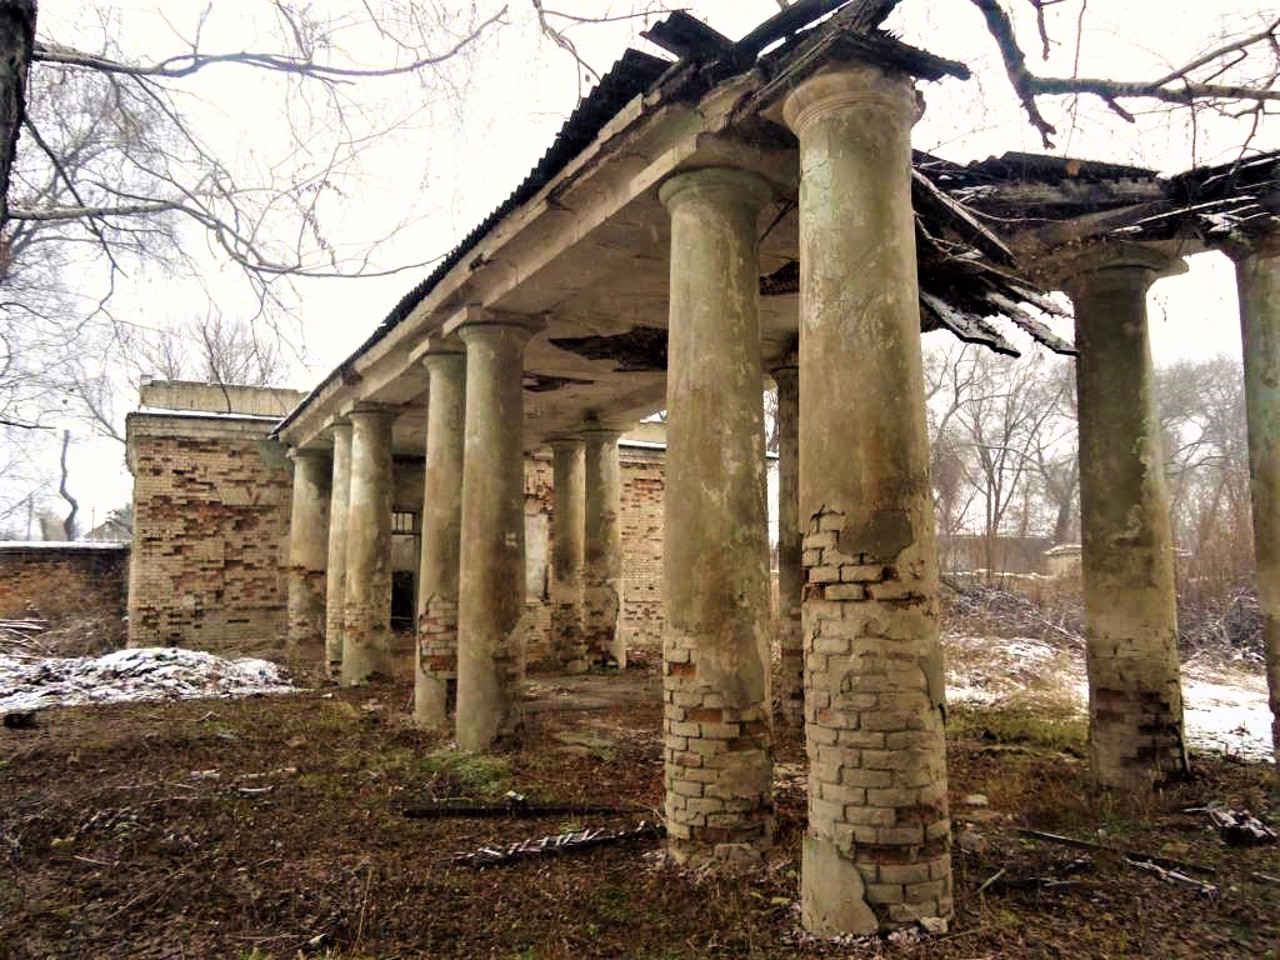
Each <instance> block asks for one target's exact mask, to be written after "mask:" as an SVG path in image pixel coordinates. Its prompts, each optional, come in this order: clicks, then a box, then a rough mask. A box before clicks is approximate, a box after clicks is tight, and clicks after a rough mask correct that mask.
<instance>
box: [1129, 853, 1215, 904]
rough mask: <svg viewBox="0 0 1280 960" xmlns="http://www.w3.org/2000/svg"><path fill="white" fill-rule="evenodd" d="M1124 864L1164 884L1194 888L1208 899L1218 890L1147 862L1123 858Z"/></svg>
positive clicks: (1210, 885)
mask: <svg viewBox="0 0 1280 960" xmlns="http://www.w3.org/2000/svg"><path fill="white" fill-rule="evenodd" d="M1124 862H1125V863H1127V864H1128V865H1129V866H1131V867H1133V868H1134V869H1136V870H1143V871H1145V872H1147V873H1152V874H1155V875H1156V876H1157V877H1159V878H1160V879H1161V880H1164V881H1165V882H1166V883H1175V882H1176V883H1185V884H1188V885H1189V886H1192V887H1195V888H1196V889H1197V890H1199V891H1200V892H1201V893H1203V894H1204V895H1205V896H1208V897H1216V896H1217V895H1218V888H1217V887H1215V886H1214V885H1213V884H1212V883H1205V882H1204V881H1203V880H1197V879H1195V878H1194V877H1188V876H1187V875H1186V874H1185V873H1181V872H1180V871H1178V870H1166V869H1165V868H1164V867H1161V866H1158V865H1157V864H1154V863H1152V862H1151V861H1149V860H1135V859H1134V858H1133V857H1125V858H1124Z"/></svg>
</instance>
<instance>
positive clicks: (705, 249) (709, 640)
mask: <svg viewBox="0 0 1280 960" xmlns="http://www.w3.org/2000/svg"><path fill="white" fill-rule="evenodd" d="M659 195H660V197H661V199H662V202H663V203H664V204H665V205H666V207H667V209H668V211H669V212H670V213H671V295H670V311H671V317H670V327H669V333H668V360H667V415H668V420H667V464H666V493H665V498H664V499H665V505H664V518H663V522H664V531H665V532H664V545H663V591H664V596H665V599H666V613H667V627H666V636H665V638H664V641H663V669H662V674H663V698H664V701H665V703H664V707H663V735H664V760H665V785H666V817H667V837H668V850H669V852H670V853H671V855H672V856H673V857H674V858H675V859H676V860H678V861H681V862H685V861H691V862H695V863H697V862H705V861H711V860H725V861H734V862H740V861H743V860H747V861H749V860H751V859H754V858H757V857H758V856H759V854H760V852H761V851H764V850H766V849H767V848H768V847H769V845H770V843H771V841H772V833H773V784H772V773H773V760H772V746H773V732H772V722H771V721H772V717H771V716H770V713H771V704H770V696H769V639H770V609H769V608H770V604H769V555H768V552H769V546H768V537H767V526H766V524H767V520H766V517H767V514H766V510H765V475H764V404H763V401H762V399H761V389H760V386H761V383H762V382H763V380H764V374H763V371H762V369H761V359H760V321H759V316H758V289H759V263H760V258H759V247H758V242H757V225H758V224H757V220H758V217H759V212H760V210H761V208H762V207H763V205H764V204H765V203H766V202H767V201H768V199H769V197H770V189H769V187H768V185H767V184H765V183H764V182H763V181H762V180H760V179H758V178H757V177H755V176H754V175H752V174H749V173H745V172H742V171H739V170H732V169H725V168H713V169H706V170H699V171H697V172H694V173H686V174H680V175H678V176H676V177H674V178H672V179H671V180H669V181H667V182H666V183H665V184H664V185H663V186H662V189H661V192H660V194H659Z"/></svg>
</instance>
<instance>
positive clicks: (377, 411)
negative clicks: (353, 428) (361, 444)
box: [343, 400, 403, 422]
mask: <svg viewBox="0 0 1280 960" xmlns="http://www.w3.org/2000/svg"><path fill="white" fill-rule="evenodd" d="M402 409H403V408H401V407H398V406H392V405H391V404H389V403H370V402H369V401H366V400H358V401H356V402H355V403H354V404H352V405H351V406H350V407H348V408H347V409H346V410H345V411H343V416H344V417H345V418H346V419H347V420H348V421H353V422H354V421H355V419H356V418H362V419H366V418H367V419H370V420H373V419H379V418H386V419H388V420H394V419H395V418H396V417H398V416H400V413H401V411H402Z"/></svg>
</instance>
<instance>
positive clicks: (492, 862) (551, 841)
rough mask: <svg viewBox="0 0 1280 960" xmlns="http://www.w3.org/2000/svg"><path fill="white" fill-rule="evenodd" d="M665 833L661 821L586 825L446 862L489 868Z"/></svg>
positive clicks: (462, 854) (653, 837)
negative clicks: (618, 826) (607, 827)
mask: <svg viewBox="0 0 1280 960" xmlns="http://www.w3.org/2000/svg"><path fill="white" fill-rule="evenodd" d="M666 833H667V831H666V828H665V827H663V826H662V825H661V824H657V823H648V822H646V821H644V820H641V821H640V823H639V824H638V825H637V826H635V827H632V828H630V829H626V828H623V829H621V830H605V829H602V828H599V827H596V828H592V827H588V828H587V829H585V830H571V831H569V832H568V833H560V834H556V835H555V836H547V837H540V838H539V839H537V840H518V841H516V842H515V843H509V844H507V845H506V846H504V847H481V848H480V849H479V850H475V851H473V852H470V853H455V854H454V855H453V856H452V857H451V858H450V861H451V862H453V863H456V864H461V865H463V866H468V867H491V866H498V865H500V864H507V863H514V862H515V861H517V860H528V859H530V858H531V857H541V856H554V855H558V854H565V853H582V852H585V851H587V850H594V849H596V848H597V847H604V846H611V845H614V844H621V843H632V842H635V841H637V840H658V839H661V838H662V837H664V836H666Z"/></svg>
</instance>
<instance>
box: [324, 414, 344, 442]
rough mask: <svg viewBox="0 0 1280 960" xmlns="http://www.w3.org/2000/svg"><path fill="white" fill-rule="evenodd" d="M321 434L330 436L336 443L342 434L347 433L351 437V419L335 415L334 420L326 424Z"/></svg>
mask: <svg viewBox="0 0 1280 960" xmlns="http://www.w3.org/2000/svg"><path fill="white" fill-rule="evenodd" d="M321 434H322V435H323V436H326V437H328V438H329V439H330V440H332V441H333V442H334V443H337V442H338V437H339V436H340V435H342V434H345V435H346V436H347V437H348V438H350V437H351V421H350V420H348V419H347V418H346V417H334V418H333V419H332V420H330V421H329V422H328V423H327V424H325V425H324V429H323V430H322V431H321Z"/></svg>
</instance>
